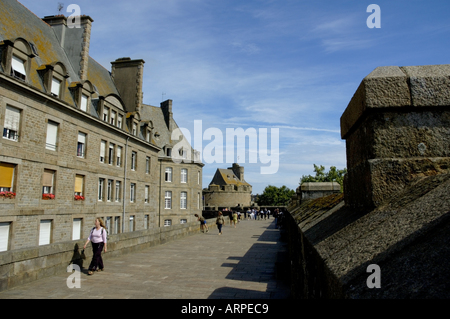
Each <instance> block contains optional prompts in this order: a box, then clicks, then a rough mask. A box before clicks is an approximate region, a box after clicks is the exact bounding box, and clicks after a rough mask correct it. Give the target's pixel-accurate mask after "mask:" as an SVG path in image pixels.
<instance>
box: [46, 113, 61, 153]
mask: <svg viewBox="0 0 450 319" xmlns="http://www.w3.org/2000/svg"><path fill="white" fill-rule="evenodd" d="M57 139H58V123H55V122H53V121H50V120H49V121H48V123H47V140H46V142H45V148H46V149H48V150H51V151H56V142H57Z"/></svg>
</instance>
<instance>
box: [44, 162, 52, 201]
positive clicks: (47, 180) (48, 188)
mask: <svg viewBox="0 0 450 319" xmlns="http://www.w3.org/2000/svg"><path fill="white" fill-rule="evenodd" d="M54 182H55V171H52V170H49V169H44V176H43V178H42V195H43V196H42V198H46V199H52V196H44V195H54V194H55V190H54Z"/></svg>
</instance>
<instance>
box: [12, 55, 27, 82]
mask: <svg viewBox="0 0 450 319" xmlns="http://www.w3.org/2000/svg"><path fill="white" fill-rule="evenodd" d="M11 75H12V76H14V77H15V78H16V79H20V80H22V81H25V80H26V78H27V72H26V71H25V61H24V60H22V59H20V58H18V57H16V56H15V55H13V57H12V61H11Z"/></svg>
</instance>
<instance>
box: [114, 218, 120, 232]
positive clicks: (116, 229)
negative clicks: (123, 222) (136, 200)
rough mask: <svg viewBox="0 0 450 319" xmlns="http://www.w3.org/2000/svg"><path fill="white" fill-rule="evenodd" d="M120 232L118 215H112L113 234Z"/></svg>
mask: <svg viewBox="0 0 450 319" xmlns="http://www.w3.org/2000/svg"><path fill="white" fill-rule="evenodd" d="M118 233H120V217H119V216H116V217H114V234H118Z"/></svg>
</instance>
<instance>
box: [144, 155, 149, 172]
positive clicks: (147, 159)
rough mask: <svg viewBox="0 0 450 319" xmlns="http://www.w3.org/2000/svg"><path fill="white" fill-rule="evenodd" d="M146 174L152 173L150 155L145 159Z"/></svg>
mask: <svg viewBox="0 0 450 319" xmlns="http://www.w3.org/2000/svg"><path fill="white" fill-rule="evenodd" d="M145 174H150V157H148V156H147V158H146V159H145Z"/></svg>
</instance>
